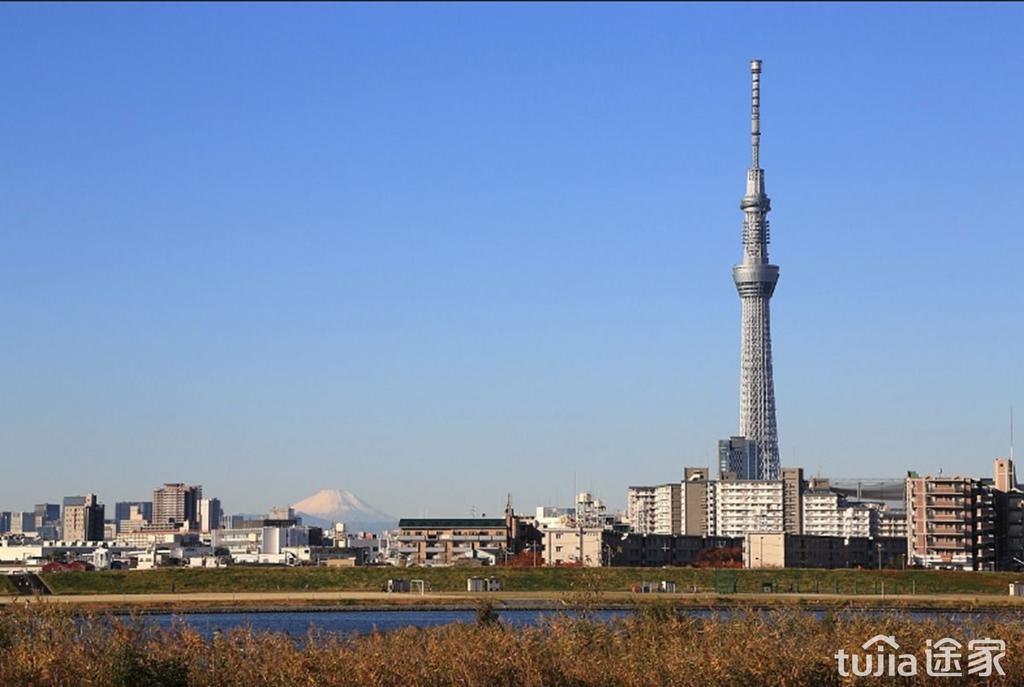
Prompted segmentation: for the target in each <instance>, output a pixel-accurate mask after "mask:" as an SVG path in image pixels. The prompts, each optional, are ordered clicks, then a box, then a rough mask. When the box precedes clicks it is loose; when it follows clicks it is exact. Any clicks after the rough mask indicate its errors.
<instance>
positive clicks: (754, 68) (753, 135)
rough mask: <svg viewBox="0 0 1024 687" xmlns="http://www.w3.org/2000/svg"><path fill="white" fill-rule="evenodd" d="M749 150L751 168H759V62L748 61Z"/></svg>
mask: <svg viewBox="0 0 1024 687" xmlns="http://www.w3.org/2000/svg"><path fill="white" fill-rule="evenodd" d="M750 150H751V162H752V165H751V166H752V167H753V168H754V169H757V168H758V167H760V166H761V60H751V61H750Z"/></svg>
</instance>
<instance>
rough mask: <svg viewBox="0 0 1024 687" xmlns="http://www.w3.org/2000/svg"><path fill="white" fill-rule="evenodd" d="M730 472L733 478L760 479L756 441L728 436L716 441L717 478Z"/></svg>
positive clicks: (722, 477)
mask: <svg viewBox="0 0 1024 687" xmlns="http://www.w3.org/2000/svg"><path fill="white" fill-rule="evenodd" d="M730 473H731V474H732V475H734V476H735V479H743V480H753V479H760V477H761V459H760V450H759V448H758V445H757V442H756V441H752V440H750V439H747V438H746V437H729V438H728V439H722V440H721V441H719V442H718V479H720V480H722V479H726V476H727V475H729V474H730Z"/></svg>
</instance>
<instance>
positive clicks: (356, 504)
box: [292, 489, 397, 529]
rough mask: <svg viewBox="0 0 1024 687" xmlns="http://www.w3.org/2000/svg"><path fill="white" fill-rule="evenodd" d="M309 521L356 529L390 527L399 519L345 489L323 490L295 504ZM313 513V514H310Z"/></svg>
mask: <svg viewBox="0 0 1024 687" xmlns="http://www.w3.org/2000/svg"><path fill="white" fill-rule="evenodd" d="M292 508H294V509H295V511H296V512H297V513H301V514H302V515H303V516H306V517H304V518H303V520H305V521H309V520H311V519H315V520H317V521H321V522H323V523H329V524H333V523H335V522H343V523H345V524H346V525H348V526H351V527H352V528H359V527H363V528H366V529H387V528H389V527H393V526H394V523H395V522H397V518H395V517H394V516H392V515H389V514H388V513H385V512H384V511H382V510H380V509H378V508H375V507H373V506H371V505H370V504H368V503H367V502H366V501H363V500H362V499H361V498H359V497H358V496H356V495H355V494H353V493H352V492H350V491H347V490H345V489H321V490H320V491H318V492H316V493H315V494H313V495H312V496H307V497H306V498H304V499H302V500H301V501H299V502H297V503H295V504H293V505H292ZM310 516H312V517H310Z"/></svg>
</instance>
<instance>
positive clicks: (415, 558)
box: [392, 518, 509, 565]
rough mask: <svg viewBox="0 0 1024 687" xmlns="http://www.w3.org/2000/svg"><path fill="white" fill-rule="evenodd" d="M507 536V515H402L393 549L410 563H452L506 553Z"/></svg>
mask: <svg viewBox="0 0 1024 687" xmlns="http://www.w3.org/2000/svg"><path fill="white" fill-rule="evenodd" d="M508 535H509V532H508V526H507V525H506V522H505V519H504V518H402V519H400V520H399V521H398V530H397V533H396V535H395V537H394V545H393V547H392V548H393V552H394V554H396V555H397V556H399V557H400V558H401V559H403V560H405V561H406V562H407V563H409V564H416V565H451V564H453V563H456V562H461V561H472V560H473V559H479V558H480V557H481V554H487V555H490V556H502V557H503V556H505V555H506V554H507V551H508V539H509V536H508Z"/></svg>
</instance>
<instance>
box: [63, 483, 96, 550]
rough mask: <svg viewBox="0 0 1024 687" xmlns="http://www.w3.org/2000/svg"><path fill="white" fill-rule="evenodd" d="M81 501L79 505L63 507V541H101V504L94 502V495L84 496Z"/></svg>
mask: <svg viewBox="0 0 1024 687" xmlns="http://www.w3.org/2000/svg"><path fill="white" fill-rule="evenodd" d="M81 500H82V503H81V505H66V506H64V530H63V537H64V540H65V541H102V540H103V515H104V513H103V511H104V507H103V504H102V503H98V502H97V501H96V495H95V494H86V495H85V496H83V497H81ZM67 501H68V499H65V502H67Z"/></svg>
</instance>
